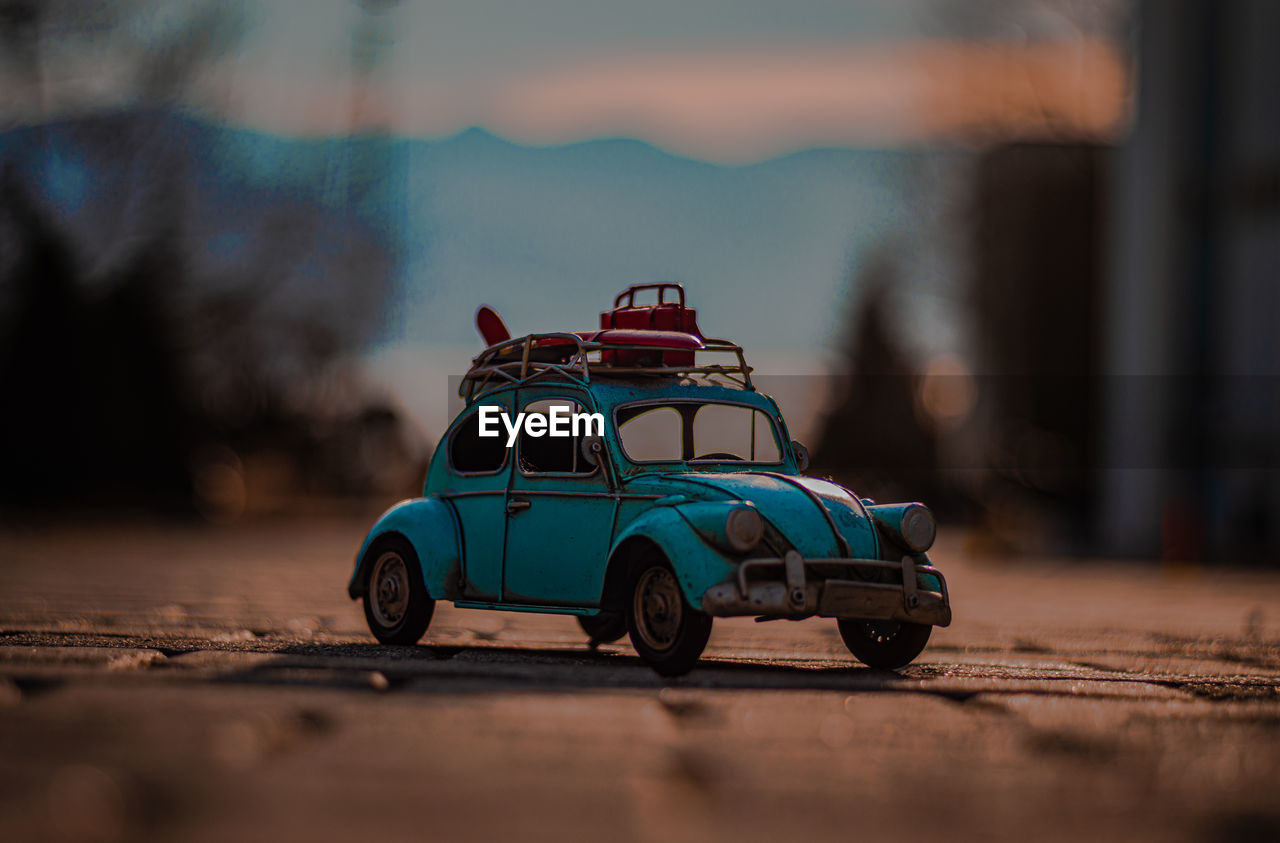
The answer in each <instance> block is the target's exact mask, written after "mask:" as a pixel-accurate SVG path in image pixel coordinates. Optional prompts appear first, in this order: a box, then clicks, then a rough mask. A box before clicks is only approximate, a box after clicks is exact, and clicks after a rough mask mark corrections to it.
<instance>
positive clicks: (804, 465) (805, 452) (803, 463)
mask: <svg viewBox="0 0 1280 843" xmlns="http://www.w3.org/2000/svg"><path fill="white" fill-rule="evenodd" d="M791 450H792V452H793V453H794V454H795V455H796V465H798V466H799V467H800V470H801V471H808V470H809V449H808V448H806V447H805V446H803V445H801V444H800V443H799V442H797V441H796V440H794V439H792V440H791Z"/></svg>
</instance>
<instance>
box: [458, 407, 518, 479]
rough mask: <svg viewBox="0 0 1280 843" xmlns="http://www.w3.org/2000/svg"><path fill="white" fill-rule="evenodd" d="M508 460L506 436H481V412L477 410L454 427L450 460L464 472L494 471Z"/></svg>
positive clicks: (460, 471) (459, 470)
mask: <svg viewBox="0 0 1280 843" xmlns="http://www.w3.org/2000/svg"><path fill="white" fill-rule="evenodd" d="M506 461H507V443H506V438H505V437H504V436H481V435H480V413H479V412H476V411H475V410H473V411H472V413H471V415H469V416H467V417H466V418H465V419H463V420H462V424H460V425H458V426H457V427H456V428H454V431H453V439H452V440H450V442H449V462H450V463H451V464H452V465H453V470H454V471H456V472H459V473H462V474H474V473H484V472H493V471H497V470H498V469H500V468H502V466H503V465H504V464H505V463H506Z"/></svg>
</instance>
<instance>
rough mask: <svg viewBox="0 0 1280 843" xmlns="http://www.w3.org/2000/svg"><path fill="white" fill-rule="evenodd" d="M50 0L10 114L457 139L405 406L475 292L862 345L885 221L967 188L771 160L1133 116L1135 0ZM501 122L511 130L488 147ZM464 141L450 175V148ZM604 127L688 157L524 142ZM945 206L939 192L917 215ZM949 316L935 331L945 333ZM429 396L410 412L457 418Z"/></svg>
mask: <svg viewBox="0 0 1280 843" xmlns="http://www.w3.org/2000/svg"><path fill="white" fill-rule="evenodd" d="M41 8H42V9H44V10H46V13H47V14H46V18H45V19H44V20H43V22H42V24H41V26H42V31H41V36H42V37H41V47H40V51H39V55H38V57H37V59H36V60H34V61H32V60H29V59H28V57H26V56H24V55H22V54H19V53H18V52H17V51H13V50H10V51H9V52H8V54H6V53H5V52H4V51H3V50H0V128H2V127H3V126H5V125H15V124H22V123H33V122H39V121H42V120H49V119H57V118H58V117H60V116H64V115H74V114H76V113H81V112H87V111H94V110H102V109H110V108H113V107H128V106H131V105H138V104H145V102H146V100H147V98H148V97H152V98H155V97H161V98H163V97H173V96H176V97H177V98H178V99H179V101H180V102H181V103H182V104H184V105H185V106H188V107H189V108H191V109H193V110H194V111H195V112H196V113H198V114H201V115H203V116H204V117H206V118H207V119H209V120H211V121H213V122H215V123H221V124H225V125H228V126H231V127H238V128H248V129H254V130H258V131H262V132H267V133H273V134H279V135H285V136H302V137H333V136H345V135H347V134H349V133H352V132H385V133H390V134H394V135H397V136H400V137H403V138H412V139H419V140H427V141H435V142H438V143H441V144H445V146H443V147H441V149H440V150H438V151H437V152H429V153H424V154H423V155H422V156H420V157H419V158H416V159H414V160H415V161H418V162H421V163H418V164H411V166H410V168H409V172H408V179H409V181H410V184H409V188H410V191H409V192H410V193H411V195H412V197H413V202H412V203H411V207H410V208H409V209H408V211H407V212H406V218H407V220H408V224H407V227H406V228H407V230H408V232H409V234H408V242H407V248H406V250H405V255H404V258H405V259H404V261H403V265H402V267H401V270H400V273H401V277H400V278H399V279H398V282H397V283H398V288H399V290H400V297H399V298H398V300H397V301H395V302H393V303H392V306H391V308H390V317H391V320H392V322H393V323H394V324H393V325H392V330H391V331H390V332H388V333H384V334H383V335H382V336H381V337H380V338H379V340H378V343H377V345H376V347H374V348H372V349H371V350H370V351H371V353H372V354H373V356H374V357H375V358H376V361H377V366H378V367H380V371H381V373H382V375H383V376H385V378H386V379H387V380H388V381H389V382H391V383H393V385H395V388H396V389H397V390H398V391H400V392H401V393H402V394H405V395H407V394H409V393H410V392H411V391H412V390H413V389H414V387H413V385H414V384H420V383H421V378H422V372H423V370H424V364H423V362H422V361H424V360H426V361H428V363H427V367H429V368H431V370H432V372H433V373H434V374H433V377H434V379H435V380H436V381H438V382H439V383H443V382H444V378H445V377H446V375H447V374H452V373H456V372H457V371H458V369H459V368H460V364H464V361H465V359H466V356H465V352H462V351H460V350H459V349H462V348H463V344H464V343H471V342H475V340H474V338H473V337H472V336H471V331H470V327H469V319H470V314H471V312H473V309H474V307H475V305H477V304H479V303H480V302H481V300H484V301H487V302H489V303H491V304H495V305H500V306H501V309H502V312H504V313H505V314H508V318H509V321H512V322H514V323H516V324H518V325H523V326H524V327H525V329H527V330H535V329H541V330H546V329H551V328H554V329H560V328H563V327H564V326H562V325H549V324H546V323H548V322H551V321H554V319H555V318H556V316H555V312H554V309H553V308H552V307H551V305H550V304H549V302H556V301H559V300H565V301H571V302H573V303H574V304H575V306H576V310H575V311H574V314H575V315H574V318H575V319H576V320H577V322H576V323H575V324H576V325H577V326H578V327H590V323H591V321H592V320H593V319H594V318H595V314H596V313H597V312H598V310H599V309H600V308H601V307H602V305H601V304H600V302H603V301H605V300H607V299H608V297H609V296H611V294H612V293H613V292H614V291H615V290H616V289H617V288H620V287H621V286H623V285H624V284H626V283H637V282H645V281H653V280H667V279H680V280H684V281H686V282H687V283H688V284H689V285H690V288H691V290H697V293H696V299H695V300H696V302H697V303H698V305H699V306H700V307H702V308H704V310H705V311H706V315H705V316H704V317H703V324H704V327H707V328H708V330H713V332H716V331H718V332H720V333H730V334H731V335H732V336H733V337H734V338H735V339H738V340H739V341H740V342H743V343H744V344H747V345H748V346H749V347H750V348H753V349H763V351H764V353H763V354H757V356H756V358H755V359H756V361H757V362H760V361H762V360H763V361H768V360H772V361H773V362H772V364H767V365H766V368H771V369H772V370H774V371H790V372H806V373H807V372H812V371H816V370H820V369H821V367H822V365H823V361H824V360H825V359H826V358H827V357H828V356H829V354H830V353H831V351H832V348H833V347H834V345H835V344H836V343H837V342H839V339H840V330H841V326H842V324H843V321H844V319H845V314H846V312H847V307H846V303H845V302H844V301H843V297H844V296H846V295H847V291H848V286H847V279H848V277H849V275H850V273H851V272H854V271H855V270H856V268H857V266H858V264H859V262H860V261H861V260H863V259H865V258H866V257H867V255H868V254H869V251H868V250H871V249H873V248H875V247H876V244H877V243H878V242H879V241H880V240H882V239H884V238H885V237H888V236H889V235H888V234H886V232H889V231H890V230H891V229H893V228H895V227H897V228H898V229H903V228H904V227H910V228H912V229H923V228H924V226H925V224H926V223H927V222H928V220H926V219H925V218H926V217H928V216H929V215H930V214H933V215H935V216H940V214H939V205H941V204H943V203H945V202H947V201H952V200H953V199H954V196H952V197H950V198H948V197H946V196H942V195H941V191H942V188H944V187H945V185H943V184H940V183H939V182H938V181H937V180H936V179H933V176H931V175H930V174H929V173H923V174H922V173H921V172H919V170H920V167H919V164H918V161H922V160H928V159H927V158H920V159H913V160H916V161H917V163H915V164H910V165H907V166H895V167H889V168H886V167H885V166H882V165H881V164H880V163H877V162H875V161H870V160H868V161H861V160H860V161H856V162H849V161H845V160H844V159H834V158H833V159H830V160H824V159H811V158H804V159H796V161H797V162H802V163H803V164H804V166H800V164H799V163H796V164H794V165H792V164H785V163H784V164H783V165H779V166H774V167H763V165H761V166H762V168H761V169H753V167H754V166H755V165H758V164H761V162H769V161H776V160H778V159H782V160H783V161H784V162H785V161H786V156H792V155H796V154H798V153H801V152H802V151H804V150H813V149H816V148H831V149H846V150H847V149H854V150H920V149H930V148H934V149H936V148H947V149H954V148H956V147H957V146H959V147H961V148H967V149H980V148H982V147H983V146H984V145H987V144H990V143H992V142H996V141H1001V140H1010V139H1020V138H1032V139H1044V138H1049V139H1058V138H1070V139H1098V140H1102V141H1104V142H1108V141H1115V140H1116V139H1118V138H1119V137H1121V136H1122V134H1123V132H1124V129H1125V125H1126V120H1127V115H1128V112H1129V99H1130V87H1131V85H1130V73H1129V68H1128V63H1129V59H1128V57H1127V50H1126V48H1125V46H1124V43H1123V37H1124V36H1123V24H1124V15H1125V10H1126V8H1127V4H1126V2H1125V0H644V2H636V0H627V2H620V0H522V2H497V0H431V2H415V0H402V2H386V0H366V2H365V4H364V5H361V4H360V3H357V2H354V0H261V2H249V0H118V2H116V3H113V4H112V3H108V4H98V5H94V6H85V5H82V4H78V3H75V2H72V0H50V2H48V3H46V4H43V5H42V6H41ZM200 22H204V24H205V27H204V28H203V29H202V28H201V27H200V26H198V25H196V24H199V23H200ZM141 56H146V57H147V60H146V61H142V60H141V59H140V58H139V57H141ZM158 59H159V60H158ZM24 62H25V63H24ZM33 68H34V70H33ZM140 68H141V69H143V70H140ZM156 68H159V69H160V71H162V72H160V73H157V72H156ZM165 69H171V72H170V73H169V77H171V78H166V76H165V74H164V73H163V71H164V70H165ZM143 71H145V72H143ZM33 80H34V81H33ZM471 127H480V128H481V129H483V130H484V133H482V134H481V135H480V136H476V135H468V134H466V130H468V129H469V128H471ZM488 133H491V134H492V135H496V136H498V137H499V138H502V139H505V140H507V141H510V142H511V144H512V145H513V146H512V147H510V148H508V147H502V146H497V147H495V146H493V145H491V144H488V143H486V142H485V141H484V137H486V136H488ZM459 137H460V138H462V140H463V141H465V142H460V143H459V144H457V145H456V150H457V155H456V157H455V158H454V159H453V160H452V163H451V164H450V163H447V156H448V155H449V154H452V153H450V150H451V149H454V148H455V147H453V146H449V145H448V139H450V138H459ZM468 138H469V139H470V140H468ZM608 138H628V139H633V140H635V141H640V142H642V143H643V144H645V145H651V146H652V147H656V148H657V149H658V150H661V151H662V152H663V153H665V154H669V155H670V156H672V158H673V160H665V159H663V158H661V157H660V156H659V157H654V156H653V155H650V154H648V153H646V152H644V151H643V150H640V151H639V152H637V153H636V155H637V157H635V159H634V162H632V159H631V158H628V157H627V156H628V155H630V154H631V153H629V152H627V151H626V150H621V151H619V150H618V149H616V148H604V149H602V151H600V153H599V154H596V153H593V152H590V151H587V152H582V151H580V150H579V151H574V150H573V149H572V148H569V152H568V153H567V154H569V155H570V156H575V155H580V154H581V155H585V156H586V158H592V157H593V156H594V157H595V158H597V159H599V160H600V162H601V163H600V165H599V167H598V168H597V169H595V170H593V169H591V165H590V164H588V163H585V161H586V159H581V160H580V159H579V158H572V157H571V158H570V159H568V160H561V159H559V158H555V157H554V156H553V157H551V158H548V157H545V156H538V155H529V154H525V153H522V152H520V150H527V149H528V148H529V147H548V148H559V147H562V146H566V145H570V146H571V145H574V144H582V143H584V142H590V141H595V140H599V139H608ZM441 155H444V156H446V158H441V157H440V156H441ZM495 155H496V156H498V157H496V158H494V157H493V156H495ZM609 156H613V157H609ZM606 158H607V159H608V162H606V161H605V159H606ZM675 159H678V160H675ZM442 161H443V162H446V163H442ZM681 161H685V162H696V163H697V164H698V165H699V166H700V167H704V168H705V167H711V168H713V169H712V170H706V169H692V170H691V169H688V167H686V166H685V164H682V163H680V162H681ZM495 162H496V163H495ZM609 162H611V163H609ZM629 162H632V163H629ZM606 163H607V166H606ZM499 165H501V166H508V167H509V169H508V170H507V171H505V174H504V173H503V172H502V171H500V170H499V169H497V167H498V166H499ZM715 168H720V169H715ZM593 178H594V179H596V180H595V181H593V180H592V179H593ZM931 179H932V180H931ZM632 181H634V182H635V184H634V185H632V184H630V182H632ZM931 192H932V193H931ZM922 193H923V194H924V195H925V196H926V206H925V207H921V206H920V205H919V204H912V203H913V202H916V200H917V199H918V197H919V196H920V195H922ZM913 197H914V198H913ZM929 224H933V223H929ZM593 232H594V233H593ZM916 236H917V241H919V239H920V236H919V235H918V232H917V233H916ZM928 236H929V235H928V234H927V232H926V234H925V235H924V237H925V239H928ZM522 244H523V245H522ZM915 251H917V252H923V256H921V255H915V258H916V263H917V264H923V265H927V266H926V268H925V269H924V270H922V271H920V272H917V273H916V282H917V283H915V288H916V293H917V295H916V297H915V300H914V303H913V305H912V306H911V308H910V312H911V313H913V314H919V313H924V312H925V311H926V310H928V309H929V308H932V310H933V311H934V312H935V313H937V314H942V316H945V315H946V313H948V312H950V313H952V318H953V321H954V313H955V312H956V310H957V308H958V304H957V302H956V300H955V299H954V297H951V298H948V297H947V296H946V295H942V294H940V293H939V289H940V285H942V286H945V285H946V284H948V283H950V284H952V285H954V284H955V283H956V281H957V279H956V277H955V276H954V273H952V275H951V276H950V277H948V275H947V272H948V269H947V267H945V266H942V265H941V263H942V262H943V261H945V255H942V256H941V257H940V256H939V255H940V254H942V253H941V252H939V250H937V249H933V248H931V247H926V248H925V249H923V250H919V249H916V250H915ZM942 252H945V249H943V250H942ZM953 269H954V267H953ZM659 276H661V277H659ZM921 279H923V280H921ZM910 284H911V281H910V279H908V286H910ZM744 293H750V294H751V295H749V296H748V295H744ZM718 320H723V321H721V322H719V324H717V321H718ZM945 321H946V320H945V319H944V318H936V319H932V320H926V321H925V322H923V323H922V324H926V325H928V326H930V333H931V335H935V336H937V335H941V334H940V328H939V326H942V325H943V324H944V322H945ZM916 327H917V329H918V328H919V325H917V326H916ZM917 333H920V331H919V330H917ZM941 333H943V334H944V333H945V332H941ZM475 350H477V349H475V348H470V349H468V351H469V352H471V353H474V351H475ZM432 390H433V391H435V390H437V387H434V386H433V387H432ZM419 392H420V391H419ZM434 403H438V402H434V401H433V404H434ZM435 413H436V410H434V409H432V410H430V411H428V410H426V409H422V410H420V411H418V412H417V415H418V416H419V418H423V417H424V416H429V417H430V418H429V419H428V421H427V425H428V426H429V427H436V426H438V425H437V423H436V416H435Z"/></svg>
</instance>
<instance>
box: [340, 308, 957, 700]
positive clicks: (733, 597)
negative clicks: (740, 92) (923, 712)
mask: <svg viewBox="0 0 1280 843" xmlns="http://www.w3.org/2000/svg"><path fill="white" fill-rule="evenodd" d="M646 288H655V289H657V291H658V297H659V303H658V304H657V305H652V306H648V310H647V314H646V313H645V312H643V311H645V310H646V308H645V307H643V306H637V305H636V304H635V298H636V294H637V292H640V291H643V290H645V289H646ZM668 293H672V294H676V293H678V301H672V302H668V301H666V300H665V297H666V295H667V294H668ZM627 296H629V298H626V297H627ZM677 308H678V309H677ZM664 311H665V315H660V314H663V313H664ZM692 314H693V311H692V310H691V309H689V308H685V306H684V293H683V289H680V288H679V287H678V285H665V284H664V285H642V286H640V287H635V288H631V289H629V290H628V291H626V292H624V293H623V295H622V296H620V297H619V299H618V300H617V301H616V302H615V308H614V310H612V311H608V312H606V313H605V314H603V315H602V320H601V330H599V331H592V332H581V333H545V334H530V335H527V336H523V337H519V338H516V339H512V338H510V337H509V336H507V335H506V329H505V326H503V325H502V324H501V321H500V320H497V317H496V314H493V313H492V311H487V312H482V316H483V319H482V320H481V327H482V332H483V333H484V334H485V336H486V339H488V340H494V342H493V344H491V345H490V346H489V347H488V348H486V349H485V350H484V351H483V352H482V353H481V354H480V355H479V356H478V357H476V358H475V360H474V362H473V365H472V366H471V369H470V371H469V372H468V373H467V375H466V376H465V378H464V379H463V381H462V386H461V390H460V392H461V394H462V396H463V397H464V398H465V401H466V403H465V407H464V408H463V410H462V411H461V412H460V413H459V414H458V416H457V418H456V419H454V421H453V423H452V424H451V425H450V426H449V428H448V429H447V430H446V431H445V433H444V435H443V436H442V437H441V439H440V442H439V445H438V446H437V448H436V451H435V455H434V456H433V458H432V460H431V463H430V468H429V470H428V472H427V477H426V483H425V487H424V489H423V494H422V497H419V498H414V499H412V500H407V501H403V502H401V503H399V504H397V505H395V506H394V507H392V508H391V509H390V510H388V511H387V512H386V513H385V514H384V515H382V517H381V518H379V519H378V521H377V523H375V524H374V525H373V528H372V529H371V530H370V531H369V533H368V536H367V537H366V538H365V540H364V543H363V544H362V546H361V547H360V550H359V553H358V554H357V556H356V566H355V571H354V573H353V574H352V576H351V579H350V582H349V584H348V587H347V593H348V594H349V595H350V597H351V598H353V599H355V598H362V599H363V602H364V613H365V617H366V619H367V621H368V624H369V629H370V630H371V631H372V633H373V635H374V636H375V637H376V638H377V639H378V640H379V641H380V642H383V643H385V644H406V645H407V644H414V643H416V642H417V641H418V640H419V639H420V638H421V637H422V636H423V635H424V633H425V632H426V629H427V626H428V624H429V623H430V622H431V617H432V613H433V611H434V608H435V603H436V601H437V600H449V601H452V602H453V604H454V605H455V606H459V607H464V608H479V609H505V610H511V611H523V612H548V613H558V614H568V615H574V616H576V617H577V620H578V622H579V624H580V625H581V627H582V629H583V631H584V633H585V634H586V635H587V636H588V637H589V640H590V642H591V644H592V645H593V646H595V645H598V644H600V643H604V642H612V641H616V640H618V639H620V638H622V637H623V636H624V635H629V636H630V640H631V644H632V646H633V647H634V648H635V650H636V652H637V653H638V654H639V656H640V657H641V658H642V659H643V660H644V661H645V662H647V663H648V664H649V665H650V666H652V667H653V668H654V669H655V670H656V671H657V672H658V673H660V674H662V675H665V676H675V675H680V674H683V673H686V672H688V671H689V670H690V669H692V668H693V666H694V664H695V663H696V662H697V660H698V658H699V657H700V655H701V654H702V651H703V649H704V648H705V646H706V643H707V639H708V636H709V635H710V632H711V624H712V619H713V618H715V617H725V616H754V617H756V618H757V619H758V620H772V619H782V618H787V619H792V620H798V619H802V618H809V617H814V616H817V617H823V618H833V619H835V620H836V623H837V626H838V628H839V632H840V636H841V638H842V639H843V640H844V643H845V644H846V645H847V646H848V648H849V650H850V652H852V653H853V655H854V656H856V657H857V658H858V659H859V660H861V661H862V662H863V663H865V664H867V665H869V666H871V667H873V668H881V669H896V668H899V667H902V666H904V665H906V664H908V663H910V662H911V661H912V660H913V659H915V657H916V656H917V655H919V654H920V652H921V651H922V650H923V649H924V646H925V644H926V643H927V641H928V639H929V635H930V632H931V630H932V627H933V626H946V625H948V624H949V623H950V622H951V606H950V599H949V596H948V593H947V584H946V580H945V579H944V578H943V575H942V574H941V573H940V572H939V571H938V569H937V568H935V567H934V566H933V565H932V563H931V562H930V560H929V557H928V554H927V551H928V550H929V548H930V546H931V545H932V543H933V540H934V535H935V523H934V519H933V516H932V514H931V513H930V511H929V510H928V508H926V507H925V506H924V505H922V504H919V503H900V504H874V503H873V502H871V501H869V500H862V499H860V498H859V497H858V496H857V495H855V494H853V493H852V492H850V491H849V490H848V489H846V488H844V487H842V486H840V485H839V484H837V483H835V482H832V481H830V480H823V479H818V478H814V477H808V476H805V475H804V473H803V472H804V471H805V469H806V468H807V465H808V454H807V452H806V450H805V448H804V447H803V446H802V445H800V444H799V443H798V442H795V441H792V440H791V439H790V438H789V436H788V433H787V427H786V423H785V421H784V420H783V417H782V414H781V412H780V411H779V409H778V406H777V404H776V403H775V402H774V401H773V399H772V398H770V397H769V396H767V395H764V394H762V393H760V392H759V391H757V390H756V389H755V387H754V385H753V384H752V382H751V369H750V367H748V366H747V364H746V360H745V356H744V353H743V350H742V348H741V347H740V346H737V345H734V344H733V343H731V342H728V341H726V340H718V339H708V338H706V337H703V336H702V335H701V333H700V332H699V331H698V329H697V326H696V318H695V317H693V316H692ZM686 317H687V318H686ZM495 320H496V321H495ZM646 320H647V321H646ZM711 356H718V357H719V358H721V359H722V360H723V361H724V362H715V363H712V362H706V358H708V357H711ZM699 357H701V358H702V360H698V359H697V358H699ZM485 407H488V408H490V409H489V410H487V411H486V412H487V413H488V415H489V420H490V421H491V420H492V416H493V414H494V413H502V414H508V415H509V416H511V417H517V418H519V414H520V413H524V414H525V416H524V417H523V418H524V420H525V423H524V425H523V426H522V427H519V428H512V429H511V430H512V433H511V435H508V431H507V429H506V428H504V429H503V430H502V431H501V435H500V436H497V437H494V436H491V435H490V436H483V435H481V433H482V432H484V431H483V430H482V424H481V410H482V408H485ZM495 407H496V408H497V409H496V410H494V409H493V408H495ZM574 413H576V414H579V415H583V416H590V415H592V414H594V415H595V416H597V417H598V418H599V420H600V423H599V424H598V425H597V426H595V427H594V428H592V426H591V425H589V424H588V425H585V426H579V427H578V428H577V429H576V430H572V431H570V433H569V434H568V435H561V436H556V437H553V436H550V435H545V433H544V434H539V433H537V432H536V431H537V430H539V429H542V430H544V431H545V430H546V428H547V424H546V423H540V424H536V425H535V424H530V423H529V419H531V418H537V417H543V418H544V422H545V419H547V418H549V417H551V416H553V415H554V416H557V417H559V418H565V417H567V416H570V415H571V414H574ZM561 426H562V427H564V425H561ZM508 443H510V447H508Z"/></svg>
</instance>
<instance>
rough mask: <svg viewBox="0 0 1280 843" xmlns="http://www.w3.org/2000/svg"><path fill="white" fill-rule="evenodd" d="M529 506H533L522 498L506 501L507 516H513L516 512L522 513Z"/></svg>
mask: <svg viewBox="0 0 1280 843" xmlns="http://www.w3.org/2000/svg"><path fill="white" fill-rule="evenodd" d="M531 506H533V504H531V503H529V501H527V500H525V499H524V498H512V499H511V500H509V501H507V515H515V514H516V513H517V512H524V511H525V510H526V509H528V508H529V507H531Z"/></svg>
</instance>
